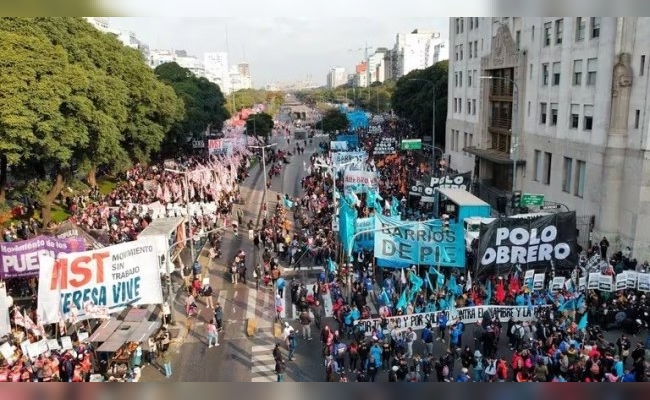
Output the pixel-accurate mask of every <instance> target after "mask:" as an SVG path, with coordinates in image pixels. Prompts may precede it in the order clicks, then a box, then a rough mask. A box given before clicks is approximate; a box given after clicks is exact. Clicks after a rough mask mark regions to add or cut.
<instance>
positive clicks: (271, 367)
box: [251, 344, 277, 382]
mask: <svg viewBox="0 0 650 400" xmlns="http://www.w3.org/2000/svg"><path fill="white" fill-rule="evenodd" d="M274 347H275V345H274V344H265V345H257V346H253V347H252V348H251V382H275V381H276V380H277V375H276V373H275V360H274V359H273V348H274Z"/></svg>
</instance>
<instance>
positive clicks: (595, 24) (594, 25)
mask: <svg viewBox="0 0 650 400" xmlns="http://www.w3.org/2000/svg"><path fill="white" fill-rule="evenodd" d="M597 37H600V17H591V38H592V39H594V38H597Z"/></svg>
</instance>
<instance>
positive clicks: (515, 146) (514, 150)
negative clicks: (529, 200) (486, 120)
mask: <svg viewBox="0 0 650 400" xmlns="http://www.w3.org/2000/svg"><path fill="white" fill-rule="evenodd" d="M481 79H486V80H494V79H499V80H502V81H506V82H510V83H512V85H513V87H514V92H513V94H512V119H511V121H510V134H511V135H512V147H511V155H512V198H514V195H515V190H516V189H517V161H519V160H518V158H519V140H518V139H519V134H518V132H517V128H516V127H517V125H516V121H517V118H518V116H519V86H518V85H517V81H515V80H514V79H510V78H506V77H503V76H492V75H487V76H481ZM512 206H513V208H514V206H515V205H514V204H513V205H512Z"/></svg>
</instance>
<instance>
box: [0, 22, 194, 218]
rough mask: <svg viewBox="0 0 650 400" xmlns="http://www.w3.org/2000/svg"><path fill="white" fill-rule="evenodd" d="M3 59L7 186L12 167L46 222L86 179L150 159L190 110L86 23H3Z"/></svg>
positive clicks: (137, 56) (1, 117)
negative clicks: (53, 209) (64, 195)
mask: <svg viewBox="0 0 650 400" xmlns="http://www.w3.org/2000/svg"><path fill="white" fill-rule="evenodd" d="M0 60H2V61H0V68H2V71H1V72H2V73H0V83H1V84H2V86H3V94H2V96H1V97H0V143H1V144H0V169H1V171H0V176H1V178H0V180H2V179H5V177H6V167H7V165H11V171H12V176H14V177H15V178H16V179H18V182H19V183H20V184H22V186H23V190H24V193H26V194H28V195H29V196H30V197H32V198H33V199H38V200H39V202H40V204H41V216H42V219H43V222H44V223H47V222H49V220H50V209H51V206H52V204H53V202H54V201H55V199H56V198H57V197H58V196H59V194H60V193H61V192H62V190H63V189H64V188H65V187H67V186H71V185H73V184H74V183H75V180H76V179H77V178H78V177H79V176H80V175H79V174H88V181H89V182H91V181H92V180H93V179H91V177H92V178H94V171H95V170H96V168H97V167H99V166H108V167H111V168H112V169H115V170H117V169H123V168H125V167H126V166H128V165H129V164H130V160H138V161H146V160H148V158H149V157H150V156H151V154H152V153H153V152H154V151H157V150H158V149H159V148H160V143H161V142H162V139H163V137H164V134H165V132H166V131H167V130H168V128H169V127H170V126H171V125H172V124H173V123H174V122H175V121H176V120H177V119H178V118H179V117H180V115H181V114H182V111H183V110H182V107H181V106H182V103H181V102H180V101H179V99H178V98H177V96H176V95H175V94H174V91H173V90H172V89H171V88H170V87H168V86H167V85H165V84H164V83H162V82H160V81H158V79H157V78H156V77H155V75H154V74H153V72H152V71H151V70H150V69H149V68H148V67H147V65H146V64H145V62H144V59H143V57H142V55H141V53H139V52H138V51H137V50H134V49H129V48H126V47H124V46H123V45H122V44H121V43H120V42H119V41H117V39H116V38H114V37H112V36H111V35H106V34H103V33H101V32H99V31H97V30H96V29H94V28H93V27H92V26H91V25H90V24H88V23H87V22H86V21H84V20H82V19H80V18H41V17H39V18H16V17H11V18H2V19H0ZM3 188H4V185H3Z"/></svg>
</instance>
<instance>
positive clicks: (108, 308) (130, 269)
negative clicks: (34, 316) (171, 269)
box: [38, 239, 163, 324]
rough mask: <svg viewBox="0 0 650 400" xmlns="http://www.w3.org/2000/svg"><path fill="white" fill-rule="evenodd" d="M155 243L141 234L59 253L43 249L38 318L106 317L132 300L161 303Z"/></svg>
mask: <svg viewBox="0 0 650 400" xmlns="http://www.w3.org/2000/svg"><path fill="white" fill-rule="evenodd" d="M155 248H156V246H155V243H154V242H153V241H151V240H150V239H140V240H137V241H135V242H128V243H122V244H118V245H115V246H111V247H106V248H103V249H99V250H93V251H86V252H83V253H73V254H59V255H58V256H57V257H56V258H52V257H49V256H46V255H42V254H41V255H40V256H39V260H40V264H41V268H40V275H39V285H38V317H39V322H40V323H43V324H52V323H58V322H59V321H61V320H72V321H82V320H85V319H89V318H107V317H109V315H110V314H112V313H114V312H120V311H122V310H123V309H124V308H126V307H127V306H129V305H140V304H160V303H162V301H163V299H162V289H161V282H160V274H159V269H158V256H157V253H156V251H155Z"/></svg>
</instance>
